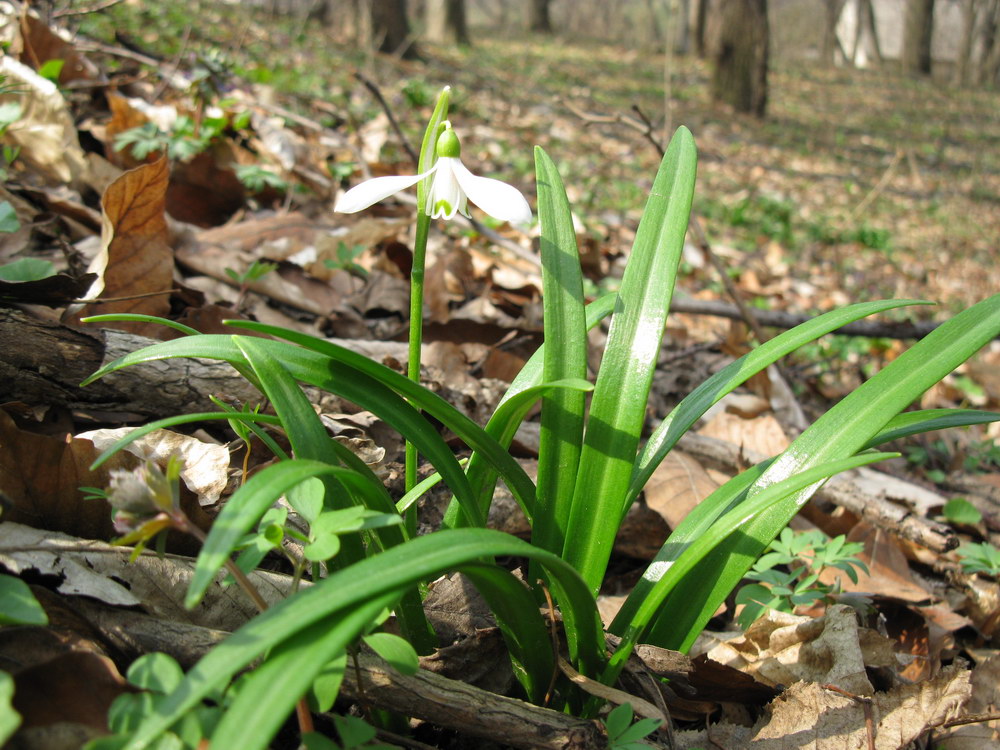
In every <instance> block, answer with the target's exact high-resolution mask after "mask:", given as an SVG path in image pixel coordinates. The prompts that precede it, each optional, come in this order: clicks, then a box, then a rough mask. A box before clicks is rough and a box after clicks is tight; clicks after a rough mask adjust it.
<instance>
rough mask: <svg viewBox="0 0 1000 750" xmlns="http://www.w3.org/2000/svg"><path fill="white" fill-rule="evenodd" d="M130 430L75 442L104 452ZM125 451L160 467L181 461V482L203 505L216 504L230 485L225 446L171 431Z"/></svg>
mask: <svg viewBox="0 0 1000 750" xmlns="http://www.w3.org/2000/svg"><path fill="white" fill-rule="evenodd" d="M132 430H133V428H131V427H121V428H119V429H114V430H91V431H90V432H81V433H80V434H79V435H77V438H78V439H84V440H90V441H91V442H93V444H94V447H96V448H97V449H98V450H100V451H103V450H106V449H107V448H109V447H110V446H111V445H112V444H113V443H114V442H115V441H116V440H118V439H119V438H122V437H124V436H125V435H127V434H128V433H130V432H131V431H132ZM125 450H127V451H128V452H129V453H131V454H133V455H135V456H138V457H139V458H141V459H149V460H152V461H156V462H158V463H160V464H163V463H165V462H166V460H167V458H168V457H170V456H171V455H177V456H179V457H180V458H182V459H183V460H184V470H183V471H181V479H183V480H184V484H186V485H187V486H188V489H190V490H191V491H192V492H194V493H195V494H196V495H198V501H199V502H200V503H201V504H202V505H213V504H215V503H217V502H218V501H219V496H220V495H221V494H222V491H223V490H225V489H226V484H227V483H228V481H229V477H228V472H229V449H228V448H226V446H224V445H217V444H214V443H205V442H202V441H201V440H198V439H197V438H194V437H191V436H189V435H181V434H180V433H179V432H171V431H170V430H156V431H154V432H151V433H149V434H148V435H144V436H143V437H141V438H139V439H138V440H136V441H134V442H132V443H130V444H129V445H128V446H127V447H126V448H125Z"/></svg>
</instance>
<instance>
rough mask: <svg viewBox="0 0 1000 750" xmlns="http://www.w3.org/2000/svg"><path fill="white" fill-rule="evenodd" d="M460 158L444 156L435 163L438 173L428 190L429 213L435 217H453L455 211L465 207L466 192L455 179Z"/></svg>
mask: <svg viewBox="0 0 1000 750" xmlns="http://www.w3.org/2000/svg"><path fill="white" fill-rule="evenodd" d="M456 164H459V165H460V164H461V162H460V161H459V160H458V159H455V158H452V157H449V156H442V157H440V158H439V159H438V160H437V162H436V163H435V165H434V167H435V169H437V173H436V174H435V175H434V180H433V181H432V182H431V187H430V190H428V191H427V209H426V210H427V215H428V216H430V217H431V218H433V219H453V218H455V213H456V212H458V211H460V210H461V209H463V208H465V194H464V193H463V192H462V188H461V187H460V186H459V184H458V180H456V179H455V165H456Z"/></svg>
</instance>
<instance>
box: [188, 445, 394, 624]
mask: <svg viewBox="0 0 1000 750" xmlns="http://www.w3.org/2000/svg"><path fill="white" fill-rule="evenodd" d="M323 476H332V477H336V478H337V479H338V480H340V482H341V483H342V484H344V485H346V486H348V487H350V488H351V489H352V490H354V491H355V492H357V493H359V494H363V495H365V496H367V497H368V498H369V499H371V498H373V497H374V496H375V495H376V494H377V493H378V489H377V488H374V487H372V486H371V485H370V483H369V482H367V481H366V480H365V479H364V478H363V477H362V476H361V475H360V474H357V473H356V472H354V471H351V470H350V469H345V468H344V467H342V466H334V465H332V464H329V463H323V462H321V461H312V460H308V459H302V458H300V459H291V460H288V461H281V462H279V463H276V464H273V465H271V466H268V467H266V468H265V469H262V470H261V471H259V472H258V473H256V474H254V475H253V476H252V477H250V479H248V480H247V481H246V483H245V484H244V485H243V486H242V487H240V488H239V489H238V490H236V492H234V493H233V494H232V495H231V496H230V497H229V499H228V500H227V501H226V503H225V505H223V506H222V511H221V512H220V513H219V515H218V516H216V518H215V521H213V523H212V528H211V529H210V530H209V532H208V538H207V539H206V540H205V544H204V545H203V546H202V548H201V552H200V553H199V555H198V562H197V563H196V565H195V570H194V575H193V576H192V577H191V583H190V585H189V586H188V592H187V596H186V597H185V599H184V606H186V607H187V608H189V609H190V608H192V607H194V606H196V605H197V604H198V602H200V601H201V598H202V597H203V596H204V595H205V591H206V590H207V589H208V586H209V585H210V584H211V583H212V581H213V580H214V579H215V576H216V574H217V573H218V572H219V571H220V570H221V569H222V566H223V565H225V563H226V559H227V558H228V557H229V555H231V554H232V552H233V550H234V549H235V548H236V545H237V544H239V541H240V539H242V538H243V537H244V536H245V535H246V534H247V533H248V532H249V531H250V529H251V528H253V526H254V524H256V523H257V522H258V521H259V520H260V517H261V516H263V515H264V511H266V510H267V509H268V508H270V507H271V505H272V504H273V503H274V502H275V501H276V500H277V499H278V498H279V497H281V496H282V495H283V494H285V493H286V492H288V491H289V490H290V489H291V488H293V487H295V486H297V485H299V484H301V483H302V482H304V481H305V480H306V479H310V478H312V477H323Z"/></svg>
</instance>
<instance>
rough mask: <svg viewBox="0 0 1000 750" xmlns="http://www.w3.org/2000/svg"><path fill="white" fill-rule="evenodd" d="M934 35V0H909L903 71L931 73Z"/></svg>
mask: <svg viewBox="0 0 1000 750" xmlns="http://www.w3.org/2000/svg"><path fill="white" fill-rule="evenodd" d="M933 33H934V0H909V2H908V3H907V4H906V19H905V26H904V29H903V56H902V58H901V59H900V62H901V63H902V65H903V71H904V72H906V73H912V74H915V75H930V73H931V37H932V36H933Z"/></svg>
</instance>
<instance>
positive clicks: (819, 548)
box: [736, 528, 868, 629]
mask: <svg viewBox="0 0 1000 750" xmlns="http://www.w3.org/2000/svg"><path fill="white" fill-rule="evenodd" d="M863 549H864V545H863V544H860V543H858V542H848V541H847V539H846V537H845V536H844V535H843V534H841V535H840V536H837V537H834V538H833V539H830V538H828V537H827V536H826V535H825V534H824V533H823V532H821V531H818V530H816V531H807V532H795V531H792V530H791V529H788V528H786V529H782V531H781V534H780V536H779V537H778V538H777V539H775V540H774V541H773V542H771V544H770V546H769V547H768V548H767V551H766V552H765V553H764V554H763V555H761V556H760V557H759V558H758V559H757V561H756V562H755V563H754V564H753V567H752V568H751V569H750V571H749V572H748V573H747V574H746V578H747V579H748V580H751V581H757V583H751V584H749V585H746V586H744V587H743V588H741V589H740V590H739V591H738V592H737V594H736V604H738V605H743V609H742V611H741V612H740V614H739V616H738V617H737V618H736V621H737V622H738V623H739V625H740V627H742V628H744V629H745V628H748V627H750V625H751V624H752V623H753V622H754V620H756V619H757V618H758V617H760V616H761V615H762V614H764V612H765V611H766V610H769V609H773V610H775V611H778V612H794V611H795V608H796V607H803V606H813V605H816V604H819V603H823V604H829V603H831V602H832V601H833V598H834V597H835V596H836V595H837V594H838V593H840V592H839V587H837V586H833V585H830V584H827V583H823V582H821V581H820V576H821V575H822V573H823V571H824V570H825V569H827V568H836V569H837V570H841V571H843V572H844V573H846V574H847V577H848V578H850V579H851V580H852V581H853V582H854V583H857V582H858V570H860V571H862V572H864V573H868V567H867V566H866V565H865V564H864V563H863V562H861V561H860V560H859V559H858V558H857V557H856V555H858V554H859V553H860V552H861V551H862V550H863ZM779 566H781V567H783V568H785V569H784V570H778V569H776V568H778V567H779Z"/></svg>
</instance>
